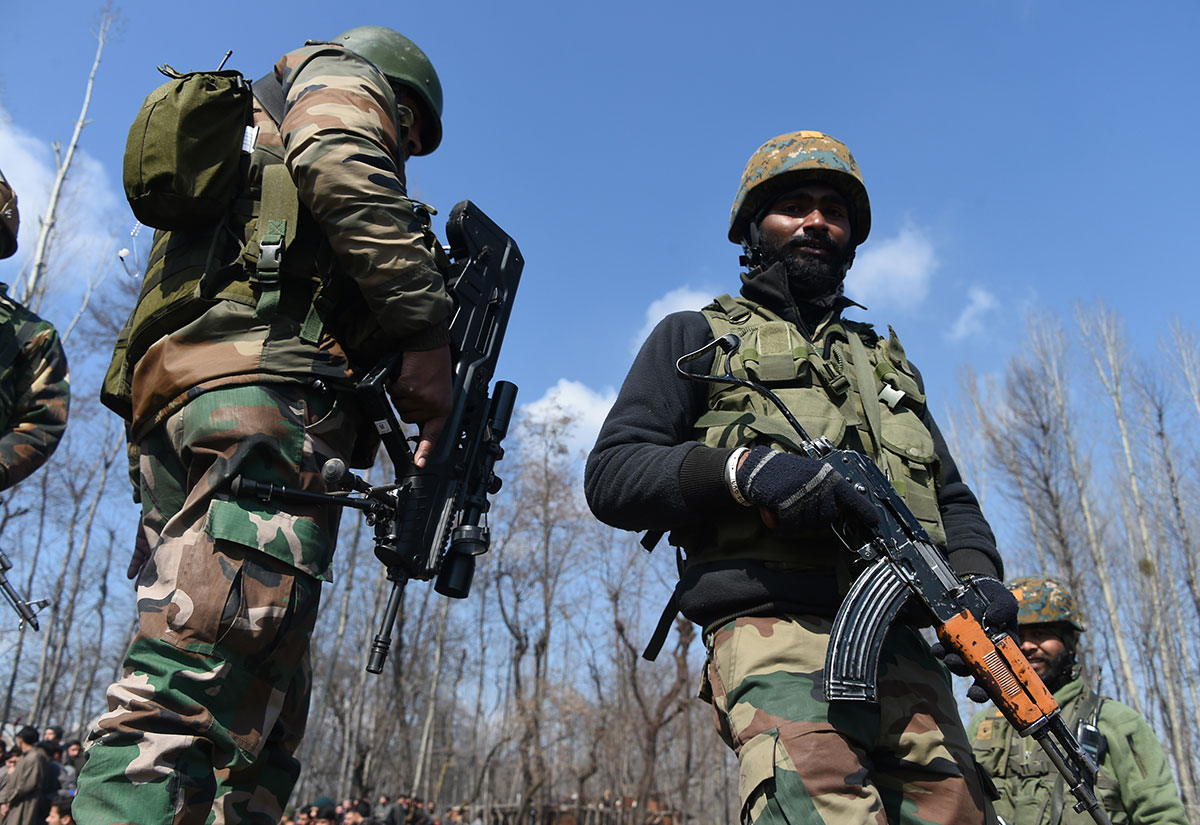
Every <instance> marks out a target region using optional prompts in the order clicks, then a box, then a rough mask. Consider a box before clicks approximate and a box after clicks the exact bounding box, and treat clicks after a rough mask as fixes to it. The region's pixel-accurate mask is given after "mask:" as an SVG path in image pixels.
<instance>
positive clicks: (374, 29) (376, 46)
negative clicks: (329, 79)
mask: <svg viewBox="0 0 1200 825" xmlns="http://www.w3.org/2000/svg"><path fill="white" fill-rule="evenodd" d="M331 42H333V43H341V44H342V45H343V46H345V47H346V48H347V49H349V50H350V51H352V52H354V53H355V54H357V55H359V56H360V57H365V58H366V59H367V60H369V61H371V62H372V63H374V64H375V67H376V68H378V69H379V71H381V72H383V73H384V75H385V76H386V77H387V79H388V80H390V81H392V82H393V83H395V84H399V85H401V86H404V87H405V88H406V89H410V90H411V91H412V92H413V94H414V95H416V97H417V99H418V100H419V101H420V102H421V104H422V105H423V107H424V111H422V112H421V151H420V152H418V153H417V154H418V155H428V154H429V153H430V152H432V151H433V150H434V149H436V148H437V147H438V144H439V143H441V142H442V81H440V80H438V76H437V72H436V71H434V68H433V64H432V63H431V62H429V58H428V57H426V55H425V52H423V51H421V50H420V49H419V48H418V47H417V44H416V43H414V42H412V41H411V40H409V39H408V38H407V37H405V36H404V35H402V34H400V32H398V31H395V30H393V29H389V28H387V27H386V26H357V27H356V28H353V29H350V30H349V31H346V32H342V33H341V34H339V35H338V36H337V37H335V38H333V40H332V41H331Z"/></svg>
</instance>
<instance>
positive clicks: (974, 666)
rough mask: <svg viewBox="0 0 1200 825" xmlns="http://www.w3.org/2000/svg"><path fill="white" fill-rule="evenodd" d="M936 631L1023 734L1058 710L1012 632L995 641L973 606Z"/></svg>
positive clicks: (951, 618) (1029, 732)
mask: <svg viewBox="0 0 1200 825" xmlns="http://www.w3.org/2000/svg"><path fill="white" fill-rule="evenodd" d="M937 634H938V638H939V639H941V640H942V643H943V644H945V645H946V646H948V647H950V648H952V649H954V650H955V651H957V652H958V653H959V655H961V656H962V657H963V659H964V660H965V661H966V663H967V665H968V666H969V667H970V668H971V673H972V674H973V675H974V676H975V678H977V679H979V681H981V682H983V684H984V686H985V687H986V688H987V692H988V695H989V696H991V698H992V701H993V702H995V703H996V707H998V708H999V709H1000V710H1001V711H1002V712H1003V713H1004V715H1005V716H1006V717H1007V718H1008V719H1009V721H1010V722H1012V723H1013V726H1014V727H1017V728H1019V730H1018V732H1019V733H1020V734H1021V735H1022V736H1027V735H1029V734H1031V733H1032V732H1033V729H1034V728H1036V727H1037V726H1038V725H1039V724H1040V723H1043V722H1044V720H1045V719H1047V718H1049V717H1051V716H1052V715H1053V714H1055V713H1057V711H1058V702H1056V701H1054V696H1053V695H1051V693H1050V691H1049V689H1048V688H1047V687H1046V686H1045V684H1043V683H1042V680H1041V679H1039V678H1038V676H1037V673H1036V672H1035V671H1034V670H1033V668H1032V667H1031V666H1030V664H1029V661H1028V660H1027V659H1026V658H1025V655H1024V654H1023V653H1021V651H1020V649H1019V648H1018V647H1017V644H1016V642H1014V641H1013V640H1012V638H1011V637H1010V636H1007V635H1005V636H1003V637H1002V638H1001V639H1000V640H999V641H993V640H992V639H991V638H990V637H989V636H988V634H987V631H985V630H984V629H983V625H982V624H980V623H979V620H978V619H976V618H975V616H974V614H972V613H971V611H970V610H963V611H962V612H961V613H959V614H957V615H955V616H951V617H950V618H949V619H948V620H947V621H946V622H945V624H943V625H942V626H941V627H939V628H938V630H937Z"/></svg>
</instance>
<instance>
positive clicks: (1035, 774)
mask: <svg viewBox="0 0 1200 825" xmlns="http://www.w3.org/2000/svg"><path fill="white" fill-rule="evenodd" d="M1009 587H1010V588H1011V589H1012V591H1013V595H1014V596H1016V597H1017V601H1018V603H1019V604H1020V612H1019V614H1018V622H1019V623H1020V629H1021V652H1022V653H1024V654H1025V658H1026V659H1028V660H1029V663H1030V665H1031V666H1032V667H1033V669H1034V670H1035V671H1036V672H1037V675H1038V676H1040V677H1041V679H1042V681H1043V682H1045V683H1046V687H1048V688H1050V690H1051V691H1052V692H1053V693H1054V699H1055V701H1057V702H1058V704H1059V707H1060V708H1062V718H1063V720H1064V721H1065V722H1066V723H1067V726H1068V727H1070V728H1071V730H1073V731H1075V735H1076V738H1078V739H1079V741H1080V743H1081V744H1082V745H1083V746H1084V748H1085V749H1087V750H1088V751H1089V752H1090V753H1091V754H1092V758H1093V759H1095V760H1096V762H1097V764H1099V766H1100V774H1099V777H1098V779H1097V781H1096V797H1097V798H1098V799H1099V800H1100V805H1101V806H1102V807H1103V808H1104V810H1105V812H1107V814H1108V817H1109V819H1111V820H1112V821H1113V825H1186V823H1187V818H1186V816H1185V814H1184V809H1183V802H1182V801H1181V800H1180V798H1179V790H1178V788H1177V787H1176V785H1175V779H1174V777H1173V776H1172V775H1171V768H1170V766H1169V765H1168V764H1167V757H1166V754H1165V753H1164V752H1163V748H1162V745H1161V744H1159V741H1158V738H1157V737H1156V736H1155V735H1154V731H1152V730H1151V729H1150V726H1149V725H1148V724H1146V720H1145V719H1143V718H1142V717H1141V716H1140V715H1138V713H1137V711H1135V710H1134V709H1133V708H1131V707H1129V706H1128V705H1124V704H1122V703H1120V702H1118V701H1116V700H1115V699H1109V698H1107V697H1101V696H1099V695H1097V693H1096V692H1095V691H1094V690H1092V689H1091V688H1090V687H1088V686H1087V685H1085V684H1084V678H1083V675H1082V673H1081V668H1080V666H1079V663H1078V661H1077V654H1076V652H1077V650H1078V647H1079V635H1080V634H1081V633H1083V632H1084V631H1085V630H1086V629H1087V628H1086V625H1085V624H1084V621H1083V616H1082V614H1081V613H1080V612H1079V606H1078V605H1077V604H1076V602H1075V599H1074V598H1073V597H1072V596H1071V594H1070V592H1068V591H1067V589H1066V588H1065V587H1063V586H1062V585H1061V584H1059V583H1058V582H1057V581H1055V580H1054V579H1051V578H1047V577H1045V576H1033V577H1027V578H1021V579H1014V580H1013V581H1012V582H1010V583H1009ZM968 733H969V735H970V737H971V740H972V742H973V747H974V749H975V756H976V759H978V760H979V763H980V764H981V765H982V766H983V768H984V769H985V770H987V772H988V773H989V774H991V776H992V780H993V782H995V784H996V788H997V790H998V791H999V792H1000V799H999V801H997V802H996V803H995V804H996V812H997V813H998V814H1000V816H1002V817H1003V818H1004V820H1005V821H1006V822H1010V823H1014V825H1016V823H1020V825H1060V823H1061V825H1087V824H1088V823H1091V822H1092V818H1091V816H1090V815H1089V814H1087V813H1076V812H1075V811H1074V810H1073V808H1072V798H1071V797H1070V795H1069V792H1068V791H1067V789H1066V788H1065V787H1064V782H1063V778H1062V775H1061V774H1060V773H1059V772H1058V771H1057V770H1056V769H1055V768H1054V765H1053V764H1051V762H1050V758H1049V757H1048V756H1046V754H1045V752H1044V751H1043V750H1042V749H1041V748H1040V747H1038V746H1037V745H1036V744H1034V742H1033V740H1032V739H1026V738H1023V737H1021V736H1019V735H1018V734H1017V733H1016V732H1015V731H1014V730H1013V728H1012V726H1011V725H1009V723H1008V720H1007V719H1005V718H1004V716H1003V715H1002V714H1001V713H1000V711H998V710H997V711H994V712H989V711H982V712H980V713H978V714H976V715H975V718H974V719H972V720H971V724H970V726H969V728H968Z"/></svg>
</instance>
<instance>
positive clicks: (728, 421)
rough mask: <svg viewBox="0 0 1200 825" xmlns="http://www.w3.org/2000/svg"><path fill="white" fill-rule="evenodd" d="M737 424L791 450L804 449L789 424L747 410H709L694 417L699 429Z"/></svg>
mask: <svg viewBox="0 0 1200 825" xmlns="http://www.w3.org/2000/svg"><path fill="white" fill-rule="evenodd" d="M739 424H740V425H742V426H744V427H747V428H749V429H751V430H754V431H755V432H756V433H758V434H760V435H765V436H767V437H768V438H772V439H774V440H775V441H777V442H779V443H780V444H784V445H786V446H787V447H788V448H789V449H791V450H792V451H793V452H797V453H802V452H803V451H804V448H803V447H802V446H801V445H800V444H799V441H800V436H799V434H798V433H796V432H795V431H794V430H793V429H792V428H791V427H790V426H785V425H784V424H783V423H776V422H775V421H774V420H773V419H771V418H767V417H766V416H763V415H755V414H754V413H753V412H749V411H745V412H739V411H737V410H709V411H708V412H706V413H704V414H703V415H701V416H700V417H699V418H698V419H696V424H695V426H696V427H697V428H699V429H711V428H713V427H731V426H737V425H739Z"/></svg>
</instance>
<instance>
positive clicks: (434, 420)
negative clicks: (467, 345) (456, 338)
mask: <svg viewBox="0 0 1200 825" xmlns="http://www.w3.org/2000/svg"><path fill="white" fill-rule="evenodd" d="M451 385H452V380H451V366H450V347H449V345H446V346H443V347H439V348H438V349H431V350H420V351H416V352H406V353H404V360H403V361H402V362H401V364H400V374H399V375H397V376H396V377H395V378H394V379H393V380H392V383H391V384H389V385H388V392H389V393H390V394H391V396H392V402H393V403H394V404H395V405H396V412H397V413H399V414H400V417H401V418H402V419H404V420H405V421H407V422H408V423H409V424H416V425H417V427H419V428H420V432H421V436H420V443H419V444H418V445H417V451H416V453H415V454H414V455H413V462H414V463H415V464H416V465H417V466H418V467H424V466H425V462H426V460H428V458H429V455H430V453H432V452H433V446H434V444H435V443H437V438H438V436H439V435H440V434H441V432H442V427H444V426H445V424H446V418H447V416H449V415H450V406H451V403H452V399H451V397H450V390H451Z"/></svg>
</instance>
